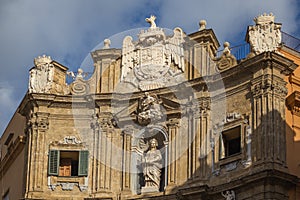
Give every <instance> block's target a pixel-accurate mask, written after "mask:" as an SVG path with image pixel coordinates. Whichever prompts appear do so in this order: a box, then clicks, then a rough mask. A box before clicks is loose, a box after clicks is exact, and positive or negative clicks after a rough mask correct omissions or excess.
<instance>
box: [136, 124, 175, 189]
mask: <svg viewBox="0 0 300 200" xmlns="http://www.w3.org/2000/svg"><path fill="white" fill-rule="evenodd" d="M152 138H155V139H156V140H157V142H158V146H157V149H158V150H159V151H160V152H161V155H162V168H161V175H160V188H159V192H161V191H164V190H165V188H166V186H167V184H168V182H167V180H168V177H167V175H168V144H169V139H168V138H169V137H168V133H167V131H166V129H165V127H163V126H157V125H155V126H153V125H151V126H147V127H145V128H143V129H142V130H140V131H139V132H138V133H137V134H136V135H135V137H133V138H132V139H133V141H132V144H133V145H132V157H131V158H132V164H131V167H132V168H133V169H132V170H131V171H132V172H135V173H132V174H131V176H132V177H131V185H132V187H131V188H132V190H133V193H136V194H140V193H141V192H142V187H143V186H144V184H145V182H144V174H143V165H142V158H143V157H144V156H145V154H146V153H147V151H148V150H149V141H150V140H151V139H152Z"/></svg>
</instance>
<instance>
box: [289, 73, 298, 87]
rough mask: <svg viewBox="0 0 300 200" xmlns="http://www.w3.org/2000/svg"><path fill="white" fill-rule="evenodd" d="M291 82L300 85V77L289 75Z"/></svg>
mask: <svg viewBox="0 0 300 200" xmlns="http://www.w3.org/2000/svg"><path fill="white" fill-rule="evenodd" d="M289 82H290V83H291V84H295V85H297V86H300V78H299V77H297V76H294V75H291V76H290V77H289Z"/></svg>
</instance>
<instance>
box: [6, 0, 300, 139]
mask: <svg viewBox="0 0 300 200" xmlns="http://www.w3.org/2000/svg"><path fill="white" fill-rule="evenodd" d="M299 8H300V5H299V3H297V0H265V1H262V0H250V1H245V0H226V1H224V0H209V1H199V0H185V1H182V0H151V1H150V0H147V1H146V0H110V1H102V0H26V1H24V0H10V1H8V0H2V1H0V27H1V29H0V61H1V62H0V65H1V69H2V73H0V92H1V95H0V102H1V104H0V135H1V134H2V132H3V131H4V129H5V127H6V126H7V123H8V122H9V120H10V118H11V117H12V115H13V113H14V112H15V110H16V108H17V107H18V105H19V103H20V101H21V100H22V98H23V96H24V94H25V93H26V91H27V89H28V86H27V85H28V76H29V75H28V71H29V69H30V68H31V67H33V59H34V58H35V57H37V56H39V55H43V54H46V55H50V56H51V58H52V59H54V60H56V61H58V62H60V63H62V64H63V65H65V66H67V67H68V68H69V69H70V70H72V71H77V68H78V67H80V65H81V63H82V61H83V60H84V58H85V57H86V56H87V55H88V54H89V53H90V52H91V50H92V49H93V48H94V47H95V46H97V45H98V44H99V43H101V42H102V41H103V40H104V39H105V38H108V37H110V36H112V35H114V34H117V33H120V32H123V31H126V30H129V29H134V28H140V27H145V26H148V24H147V23H146V22H145V18H146V17H149V16H150V14H154V15H156V16H157V20H156V23H157V25H158V26H159V27H162V28H169V29H173V28H175V27H177V26H178V27H181V28H182V29H183V30H184V31H185V32H186V33H188V34H189V33H192V32H195V31H197V30H198V28H199V26H198V23H199V21H200V20H201V19H205V20H207V28H212V29H213V30H214V32H215V33H216V35H217V37H218V39H219V41H220V43H221V44H223V42H224V41H229V42H230V43H231V44H232V46H234V45H237V44H241V43H243V42H244V37H245V31H246V29H247V26H248V25H253V23H254V22H253V20H252V19H253V18H254V17H256V16H257V15H260V14H263V13H265V12H266V13H270V12H272V13H273V14H274V15H275V16H276V18H275V21H276V22H280V23H282V24H283V25H282V30H283V31H285V32H287V33H290V34H292V35H294V36H296V37H298V38H299V37H300V28H299V27H300V12H299V10H300V9H299ZM89 71H92V66H91V68H90V70H89Z"/></svg>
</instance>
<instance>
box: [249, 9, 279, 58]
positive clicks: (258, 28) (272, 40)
mask: <svg viewBox="0 0 300 200" xmlns="http://www.w3.org/2000/svg"><path fill="white" fill-rule="evenodd" d="M274 19H275V16H274V15H273V14H272V13H270V14H269V15H267V14H263V15H261V16H258V17H256V18H254V22H255V23H256V25H254V26H249V28H248V40H249V43H250V46H251V50H252V51H253V53H255V54H260V53H262V52H266V51H275V52H276V51H277V48H278V47H279V45H280V44H281V30H280V29H281V24H278V23H274Z"/></svg>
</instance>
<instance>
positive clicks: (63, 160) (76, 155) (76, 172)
mask: <svg viewBox="0 0 300 200" xmlns="http://www.w3.org/2000/svg"><path fill="white" fill-rule="evenodd" d="M88 162H89V152H88V151H63V150H61V151H59V150H50V151H49V161H48V175H52V176H69V177H76V176H87V175H88Z"/></svg>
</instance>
